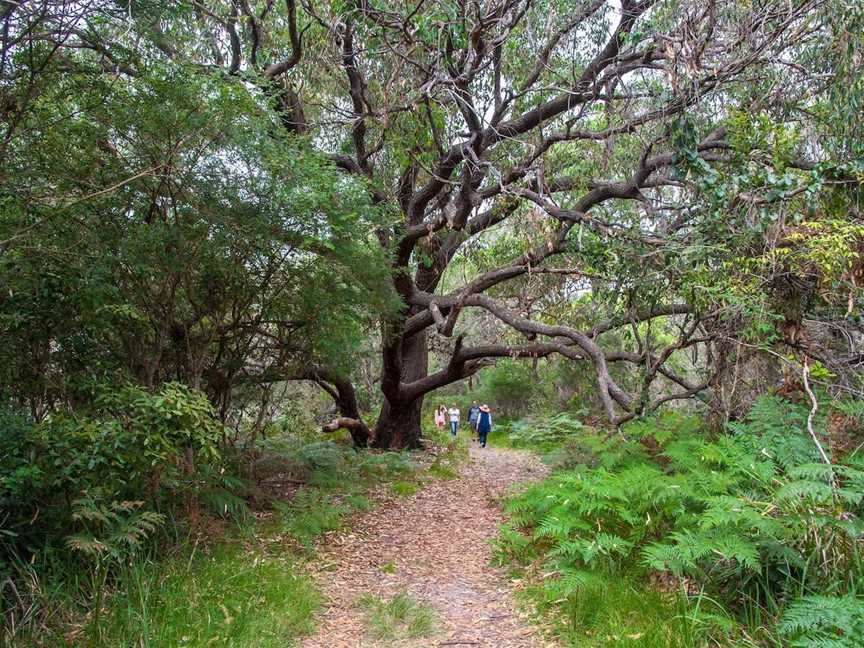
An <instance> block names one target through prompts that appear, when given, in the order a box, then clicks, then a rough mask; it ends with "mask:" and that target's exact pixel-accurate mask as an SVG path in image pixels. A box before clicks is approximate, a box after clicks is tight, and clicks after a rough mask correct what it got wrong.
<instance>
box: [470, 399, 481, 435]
mask: <svg viewBox="0 0 864 648" xmlns="http://www.w3.org/2000/svg"><path fill="white" fill-rule="evenodd" d="M479 416H480V406H479V405H478V404H477V401H471V407H469V408H468V425H470V426H471V429H472V430H474V432H476V431H477V419H478V418H479Z"/></svg>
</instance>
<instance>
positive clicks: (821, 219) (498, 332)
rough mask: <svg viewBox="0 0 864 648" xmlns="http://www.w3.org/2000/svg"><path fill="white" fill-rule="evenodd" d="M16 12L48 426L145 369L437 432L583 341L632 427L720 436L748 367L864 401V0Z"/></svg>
mask: <svg viewBox="0 0 864 648" xmlns="http://www.w3.org/2000/svg"><path fill="white" fill-rule="evenodd" d="M0 22H2V61H0V75H2V85H0V92H2V95H0V104H2V113H3V124H4V127H3V137H2V143H0V163H2V168H3V171H2V185H3V198H2V200H3V202H2V216H0V251H2V252H0V254H2V255H0V276H2V283H3V289H2V295H0V331H2V333H3V339H4V341H6V342H7V344H5V345H4V347H3V350H2V351H0V353H2V354H3V362H2V367H3V368H2V370H0V371H2V373H0V376H2V378H0V388H2V390H3V391H4V392H5V394H6V395H7V396H8V398H9V399H10V400H11V401H13V402H15V403H16V404H17V405H19V406H21V407H24V408H25V409H29V411H30V412H31V413H32V415H33V416H36V417H40V416H44V414H45V413H46V412H49V411H51V410H52V409H56V408H62V407H66V406H70V405H72V406H74V404H75V403H76V402H78V401H79V400H80V399H86V398H87V396H86V394H87V393H88V392H87V389H88V387H87V385H88V384H90V383H91V382H92V381H97V382H98V381H104V380H106V379H111V378H112V377H115V378H116V377H119V376H122V377H123V379H124V380H126V379H128V380H132V381H134V382H137V383H139V384H141V385H143V386H145V387H148V388H150V389H153V388H155V387H157V386H158V385H160V384H161V383H163V382H166V381H169V380H179V381H182V382H185V383H187V384H189V385H190V386H191V387H193V388H198V389H202V390H203V391H204V392H205V393H206V394H207V395H208V397H209V398H210V400H211V402H212V403H213V404H214V406H215V407H216V408H217V409H218V410H219V411H220V412H221V415H222V417H223V419H224V420H228V419H230V418H231V417H232V416H238V415H239V414H238V411H239V410H238V409H237V408H236V407H234V405H235V404H236V403H235V401H234V399H235V398H241V396H243V397H245V398H248V396H249V394H258V393H259V392H260V393H263V394H264V395H265V397H266V394H267V390H268V389H269V388H270V387H271V386H272V385H274V384H277V383H280V382H284V381H290V380H311V381H313V382H315V383H316V384H318V385H320V386H321V387H322V388H323V389H324V390H325V391H326V392H327V393H329V394H331V395H332V396H333V398H334V401H335V403H336V405H337V408H338V410H339V412H338V416H337V418H336V419H335V420H334V421H333V423H332V424H330V425H329V428H330V429H334V428H338V427H346V428H348V429H349V430H351V432H352V435H353V436H354V439H355V442H356V443H358V444H361V445H366V444H367V443H370V442H371V443H374V444H375V445H377V446H380V447H389V446H416V445H417V444H418V443H419V437H420V408H421V406H422V403H423V398H424V396H425V395H426V394H429V393H430V392H432V391H434V390H436V389H439V388H441V387H444V386H447V385H449V384H452V383H454V382H457V381H461V380H463V379H465V378H468V377H470V376H473V375H474V374H476V373H477V372H478V371H480V370H481V369H482V368H483V367H486V366H488V365H490V364H492V363H494V362H495V361H496V359H499V358H517V359H518V358H528V359H535V360H536V359H537V358H544V357H551V356H560V357H563V358H566V359H568V360H569V361H573V362H575V363H577V364H578V365H579V366H580V367H584V368H585V369H587V370H589V371H590V372H591V374H592V376H593V378H592V382H593V390H594V392H595V393H596V395H597V398H598V401H599V403H600V405H601V409H602V411H603V412H604V414H605V416H606V418H607V419H608V421H609V422H611V423H613V424H620V423H622V422H624V421H627V420H629V419H631V418H634V417H637V416H640V415H642V414H644V413H647V412H650V411H653V410H655V409H656V408H658V407H660V406H661V405H663V404H665V403H668V402H670V401H673V400H681V399H691V398H696V397H699V398H702V399H703V400H707V401H709V402H711V403H712V404H713V405H714V406H715V408H717V409H718V411H721V412H723V414H724V415H725V416H727V417H728V416H729V415H731V414H732V413H734V410H735V408H736V407H738V405H736V403H735V396H734V395H731V394H730V390H729V389H728V384H729V380H730V377H734V376H736V375H737V373H736V372H738V371H739V370H740V366H741V365H742V364H746V363H747V362H749V360H748V357H749V354H750V350H751V349H762V350H765V349H767V350H768V351H770V353H772V354H774V355H775V356H779V357H781V358H782V357H786V356H788V355H789V354H792V355H793V356H794V357H796V358H798V359H799V360H801V361H803V362H804V365H805V367H810V366H811V365H814V366H816V365H818V366H820V367H824V368H825V372H826V374H830V375H831V376H833V379H832V380H833V384H834V388H836V389H844V390H853V391H857V390H860V383H859V381H858V377H857V373H856V372H857V369H858V368H859V365H860V357H861V355H860V353H861V352H860V335H861V331H860V326H861V321H860V306H861V293H860V290H859V286H860V283H861V280H862V279H864V277H862V269H861V262H860V251H861V246H862V239H864V222H862V218H861V212H860V203H859V201H860V186H861V181H862V177H864V176H862V174H864V162H862V141H864V140H862V137H861V135H862V133H861V126H862V121H861V119H862V118H861V110H860V107H861V100H862V96H864V81H862V75H861V66H862V61H861V58H860V57H861V49H862V48H861V46H862V43H861V33H862V32H864V29H862V28H864V10H862V8H861V6H860V5H859V4H858V3H847V2H843V1H842V0H824V1H819V0H795V1H793V2H789V1H787V0H782V1H780V0H777V1H772V0H767V1H765V2H760V3H752V2H737V1H732V0H729V1H725V0H712V1H709V2H703V1H695V0H694V1H689V0H670V1H662V0H654V1H652V0H644V1H632V0H622V1H620V2H618V1H616V2H611V1H609V2H607V1H603V0H599V1H593V0H586V1H584V2H582V1H580V2H570V1H557V0H550V1H532V0H498V1H492V2H479V1H469V0H433V1H425V2H424V1H418V2H417V3H408V4H406V3H402V2H390V1H389V0H376V1H375V2H369V1H366V0H357V1H348V2H345V1H342V0H332V1H323V2H316V1H313V0H301V2H300V3H299V4H298V3H297V2H296V0H285V1H284V2H276V1H274V0H266V1H265V0H260V1H256V0H202V1H200V2H198V1H192V2H179V3H178V2H161V1H160V0H147V1H144V2H128V3H127V2H107V1H105V2H103V1H100V0H93V1H92V2H65V1H63V0H33V1H31V2H22V3H6V4H4V5H3V8H2V10H0ZM370 350H371V351H370ZM369 353H374V354H375V355H376V357H377V360H375V368H376V372H377V373H378V377H377V379H376V384H377V387H376V389H377V390H378V391H379V393H380V397H379V401H380V410H379V412H378V415H377V421H376V422H375V423H374V425H372V424H370V421H369V420H368V418H366V416H367V413H365V412H361V407H360V406H359V404H358V395H357V393H356V390H355V387H354V378H356V369H357V366H358V363H359V361H360V359H361V358H360V356H361V355H366V356H368V355H369ZM732 391H734V390H732Z"/></svg>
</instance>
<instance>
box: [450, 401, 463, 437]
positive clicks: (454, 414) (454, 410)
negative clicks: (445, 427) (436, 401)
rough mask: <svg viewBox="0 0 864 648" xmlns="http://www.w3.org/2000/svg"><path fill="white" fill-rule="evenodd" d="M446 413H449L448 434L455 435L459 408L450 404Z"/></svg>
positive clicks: (457, 426) (457, 427)
mask: <svg viewBox="0 0 864 648" xmlns="http://www.w3.org/2000/svg"><path fill="white" fill-rule="evenodd" d="M448 414H449V415H450V436H452V437H455V436H456V433H457V432H458V431H459V414H460V412H459V408H458V407H456V406H455V405H451V406H450V411H449V412H448Z"/></svg>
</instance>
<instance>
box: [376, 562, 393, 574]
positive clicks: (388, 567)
mask: <svg viewBox="0 0 864 648" xmlns="http://www.w3.org/2000/svg"><path fill="white" fill-rule="evenodd" d="M378 569H380V570H381V573H383V574H395V573H396V563H395V562H393V561H392V560H391V561H389V562H386V563H384V564H383V565H380V566H379V567H378Z"/></svg>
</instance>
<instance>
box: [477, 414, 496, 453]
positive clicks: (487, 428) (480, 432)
mask: <svg viewBox="0 0 864 648" xmlns="http://www.w3.org/2000/svg"><path fill="white" fill-rule="evenodd" d="M491 431H492V412H491V411H490V410H489V406H488V405H481V406H480V416H478V417H477V438H478V439H479V440H480V447H481V448H485V447H486V436H487V435H488V434H489V433H490V432H491Z"/></svg>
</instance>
